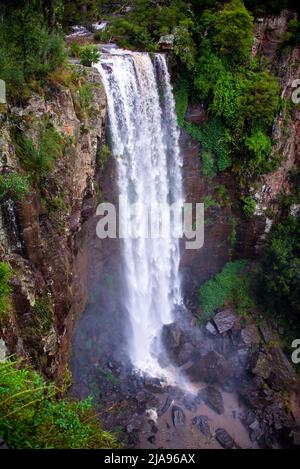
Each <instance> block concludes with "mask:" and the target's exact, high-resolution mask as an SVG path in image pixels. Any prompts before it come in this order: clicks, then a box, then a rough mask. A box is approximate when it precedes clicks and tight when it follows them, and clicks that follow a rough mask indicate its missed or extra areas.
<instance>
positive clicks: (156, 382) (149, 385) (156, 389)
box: [144, 376, 166, 393]
mask: <svg viewBox="0 0 300 469" xmlns="http://www.w3.org/2000/svg"><path fill="white" fill-rule="evenodd" d="M144 386H145V388H146V389H147V390H148V391H150V392H153V393H162V392H165V391H166V386H165V383H164V382H163V381H161V380H160V379H159V378H152V377H151V376H147V377H146V378H145V380H144Z"/></svg>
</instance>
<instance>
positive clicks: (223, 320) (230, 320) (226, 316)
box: [214, 311, 237, 334]
mask: <svg viewBox="0 0 300 469" xmlns="http://www.w3.org/2000/svg"><path fill="white" fill-rule="evenodd" d="M236 319H237V318H236V316H235V315H234V314H233V313H231V312H230V311H220V312H219V313H217V314H216V315H215V316H214V323H215V325H216V327H217V329H218V331H219V333H220V334H224V333H225V332H228V331H230V330H231V329H232V328H233V326H234V324H235V322H236Z"/></svg>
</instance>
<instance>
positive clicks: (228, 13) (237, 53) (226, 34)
mask: <svg viewBox="0 0 300 469" xmlns="http://www.w3.org/2000/svg"><path fill="white" fill-rule="evenodd" d="M215 28H216V31H217V34H216V36H215V40H216V41H217V44H218V45H219V46H220V51H221V53H222V54H226V55H228V56H229V57H230V59H231V60H232V61H234V62H245V61H246V60H247V59H248V57H249V55H250V52H251V47H252V43H253V18H252V16H251V15H250V13H249V12H248V11H247V9H246V8H245V6H244V4H243V2H242V1H241V0H231V1H230V2H229V3H226V4H225V6H224V8H223V10H221V11H219V12H217V13H216V17H215Z"/></svg>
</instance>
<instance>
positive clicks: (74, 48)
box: [70, 41, 81, 57]
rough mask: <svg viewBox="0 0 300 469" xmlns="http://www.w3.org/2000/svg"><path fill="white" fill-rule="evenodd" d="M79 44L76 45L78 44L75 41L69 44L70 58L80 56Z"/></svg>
mask: <svg viewBox="0 0 300 469" xmlns="http://www.w3.org/2000/svg"><path fill="white" fill-rule="evenodd" d="M80 49H81V47H80V44H78V42H76V41H73V42H72V43H71V44H70V54H71V56H72V57H79V56H80Z"/></svg>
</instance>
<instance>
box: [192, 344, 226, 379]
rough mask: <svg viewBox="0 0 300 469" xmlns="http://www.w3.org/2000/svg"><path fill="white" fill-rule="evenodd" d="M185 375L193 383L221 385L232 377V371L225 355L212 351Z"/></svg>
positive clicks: (194, 364)
mask: <svg viewBox="0 0 300 469" xmlns="http://www.w3.org/2000/svg"><path fill="white" fill-rule="evenodd" d="M185 373H186V375H187V376H188V378H189V379H190V380H191V381H192V382H196V383H197V382H201V381H204V382H206V383H210V384H214V383H219V384H221V383H224V382H225V381H227V380H228V379H229V378H230V377H231V375H232V369H231V366H230V363H229V362H228V360H226V359H225V358H224V357H223V355H221V354H220V353H218V352H215V351H211V352H208V353H207V354H206V355H204V356H203V357H201V358H200V359H199V360H197V361H195V363H193V364H192V365H191V366H190V367H189V368H188V369H187V370H186V371H185Z"/></svg>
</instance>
